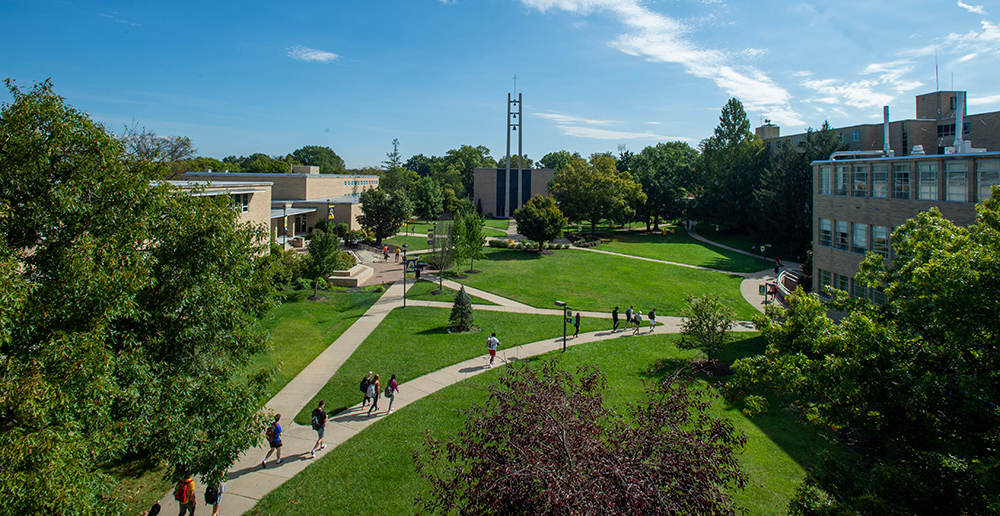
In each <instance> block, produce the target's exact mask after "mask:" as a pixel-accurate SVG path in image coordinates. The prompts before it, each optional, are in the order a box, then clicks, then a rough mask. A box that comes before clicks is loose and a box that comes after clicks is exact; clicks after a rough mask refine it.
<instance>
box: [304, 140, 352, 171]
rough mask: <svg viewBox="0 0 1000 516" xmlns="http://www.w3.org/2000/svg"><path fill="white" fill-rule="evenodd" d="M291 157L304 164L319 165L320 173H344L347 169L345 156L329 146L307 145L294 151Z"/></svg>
mask: <svg viewBox="0 0 1000 516" xmlns="http://www.w3.org/2000/svg"><path fill="white" fill-rule="evenodd" d="M291 157H292V159H294V160H296V161H298V162H299V163H302V164H303V165H309V166H312V167H319V173H320V174H343V173H345V172H346V171H347V167H346V166H345V165H344V160H343V158H341V157H340V156H338V155H337V153H336V152H334V151H333V149H331V148H329V147H322V146H319V145H306V146H305V147H302V148H301V149H296V150H295V151H293V152H292V154H291Z"/></svg>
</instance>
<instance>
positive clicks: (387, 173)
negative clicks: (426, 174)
mask: <svg viewBox="0 0 1000 516" xmlns="http://www.w3.org/2000/svg"><path fill="white" fill-rule="evenodd" d="M385 156H386V158H388V159H387V160H386V161H383V162H382V174H380V175H381V176H382V177H381V179H380V180H379V184H380V185H382V186H383V187H384V188H385V189H386V190H389V191H393V190H400V191H404V192H410V190H411V189H412V188H413V183H414V182H415V181H416V180H417V179H419V175H417V174H414V173H411V172H410V171H408V170H406V169H405V168H403V157H402V155H401V154H400V153H399V138H393V140H392V152H388V153H386V155H385Z"/></svg>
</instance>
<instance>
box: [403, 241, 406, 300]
mask: <svg viewBox="0 0 1000 516" xmlns="http://www.w3.org/2000/svg"><path fill="white" fill-rule="evenodd" d="M403 308H406V244H403Z"/></svg>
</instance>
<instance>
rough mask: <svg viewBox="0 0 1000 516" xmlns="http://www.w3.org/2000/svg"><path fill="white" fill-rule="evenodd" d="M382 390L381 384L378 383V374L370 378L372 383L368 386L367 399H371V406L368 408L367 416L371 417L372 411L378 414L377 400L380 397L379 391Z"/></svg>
mask: <svg viewBox="0 0 1000 516" xmlns="http://www.w3.org/2000/svg"><path fill="white" fill-rule="evenodd" d="M381 388H382V384H380V383H379V382H378V374H376V375H375V376H373V377H372V382H371V383H370V384H368V397H369V398H371V399H372V406H371V407H368V415H369V416H371V415H372V411H375V412H378V398H379V396H381V393H380V392H379V389H381Z"/></svg>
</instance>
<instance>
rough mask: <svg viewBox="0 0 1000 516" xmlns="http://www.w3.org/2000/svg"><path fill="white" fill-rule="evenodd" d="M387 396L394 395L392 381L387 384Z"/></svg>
mask: <svg viewBox="0 0 1000 516" xmlns="http://www.w3.org/2000/svg"><path fill="white" fill-rule="evenodd" d="M385 397H386V398H391V397H392V384H391V383H387V384H385Z"/></svg>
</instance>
